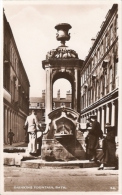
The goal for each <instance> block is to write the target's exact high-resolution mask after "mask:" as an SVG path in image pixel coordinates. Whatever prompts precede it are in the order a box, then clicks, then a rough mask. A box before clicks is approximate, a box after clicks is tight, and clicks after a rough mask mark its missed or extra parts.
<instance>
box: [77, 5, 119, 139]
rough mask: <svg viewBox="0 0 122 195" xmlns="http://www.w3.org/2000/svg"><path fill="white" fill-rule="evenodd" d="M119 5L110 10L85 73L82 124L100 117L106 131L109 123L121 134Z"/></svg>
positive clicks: (95, 42)
mask: <svg viewBox="0 0 122 195" xmlns="http://www.w3.org/2000/svg"><path fill="white" fill-rule="evenodd" d="M118 63H119V59H118V5H117V4H114V5H113V6H112V8H111V9H110V10H109V11H108V13H107V15H106V18H105V21H104V22H103V23H102V25H101V29H100V31H99V32H98V34H97V36H96V38H95V39H92V47H91V48H90V50H89V53H88V55H87V57H86V59H85V61H84V66H83V69H82V70H81V123H84V122H86V117H87V116H89V115H91V114H96V115H97V119H98V121H99V122H100V124H101V129H102V131H103V132H105V128H104V125H105V123H107V122H109V123H111V125H112V126H115V129H116V142H117V135H118V90H119V82H118V81H119V80H118V79H119V78H118Z"/></svg>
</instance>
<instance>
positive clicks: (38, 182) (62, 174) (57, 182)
mask: <svg viewBox="0 0 122 195" xmlns="http://www.w3.org/2000/svg"><path fill="white" fill-rule="evenodd" d="M4 175H5V181H4V183H5V192H7V191H16V192H20V191H26V192H27V191H29V192H32V191H37V192H44V191H45V192H53V191H59V192H60V191H77V192H78V191H79V192H80V191H82V192H83V191H87V192H88V191H104V192H105V191H107V192H109V191H110V192H115V191H116V192H117V190H118V170H111V169H110V168H106V169H105V170H100V171H98V170H97V168H96V167H95V168H75V169H68V168H67V169H65V168H64V169H62V168H51V167H44V168H43V169H30V168H20V167H16V166H11V167H10V166H5V169H4Z"/></svg>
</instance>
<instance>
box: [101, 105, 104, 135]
mask: <svg viewBox="0 0 122 195" xmlns="http://www.w3.org/2000/svg"><path fill="white" fill-rule="evenodd" d="M101 119H102V127H101V128H102V131H103V132H104V126H105V106H102V118H101Z"/></svg>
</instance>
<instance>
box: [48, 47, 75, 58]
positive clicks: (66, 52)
mask: <svg viewBox="0 0 122 195" xmlns="http://www.w3.org/2000/svg"><path fill="white" fill-rule="evenodd" d="M50 58H53V59H70V58H76V59H78V54H77V53H76V52H75V51H74V50H72V49H68V48H61V47H58V48H57V49H55V50H51V51H49V52H48V53H47V55H46V59H47V60H48V59H50Z"/></svg>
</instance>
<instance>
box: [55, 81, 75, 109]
mask: <svg viewBox="0 0 122 195" xmlns="http://www.w3.org/2000/svg"><path fill="white" fill-rule="evenodd" d="M52 99H53V100H52V101H53V103H52V109H53V110H54V109H56V108H58V107H61V106H65V107H69V108H72V85H71V83H70V82H69V80H67V79H65V78H59V79H56V80H55V81H54V82H53V98H52Z"/></svg>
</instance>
